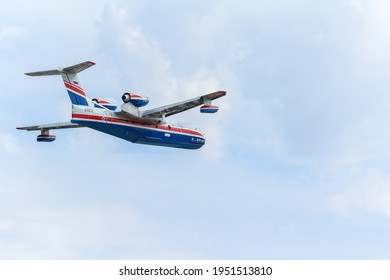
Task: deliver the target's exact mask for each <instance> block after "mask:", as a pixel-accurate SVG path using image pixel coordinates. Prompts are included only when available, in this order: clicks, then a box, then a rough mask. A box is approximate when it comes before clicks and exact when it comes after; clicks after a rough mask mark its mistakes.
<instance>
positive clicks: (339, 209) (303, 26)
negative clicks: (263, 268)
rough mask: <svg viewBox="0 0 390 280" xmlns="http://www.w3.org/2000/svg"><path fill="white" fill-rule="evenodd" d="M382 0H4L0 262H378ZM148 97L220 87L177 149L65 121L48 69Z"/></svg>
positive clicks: (382, 231)
mask: <svg viewBox="0 0 390 280" xmlns="http://www.w3.org/2000/svg"><path fill="white" fill-rule="evenodd" d="M389 14H390V4H388V3H387V2H386V1H381V0H374V1H364V0H344V1H309V0H298V1H297V0H294V1H289V0H283V1H282V0H280V1H268V0H264V1H196V2H193V1H168V0H167V1H159V2H156V1H142V2H141V1H106V0H105V1H104V0H99V1H92V0H91V1H82V2H80V1H73V0H71V1H66V2H63V1H62V2H61V1H44V0H37V1H34V2H31V1H30V2H28V1H17V0H16V1H12V2H9V1H8V2H6V1H2V2H0V65H1V68H2V75H1V79H0V83H1V86H2V91H1V93H0V95H1V97H2V100H4V101H5V104H6V105H7V106H3V109H2V110H1V111H0V120H1V123H2V126H1V129H0V157H1V160H0V213H1V214H0V248H1V250H0V258H1V259H383V258H386V259H388V258H389V257H390V256H389V249H390V248H389V245H388V244H390V237H389V236H390V206H389V205H390V183H389V182H390V174H389V166H390V165H389V163H390V161H389V158H390V150H389V148H388V145H389V144H388V143H390V126H389V125H388V124H389V117H390V110H389V108H390V84H389V82H388V73H389V70H390V56H389V51H388V50H389V47H390V39H389V38H390V20H389V16H388V15H389ZM85 60H92V61H95V62H96V63H97V64H96V66H94V67H93V68H90V69H88V70H87V71H85V72H83V73H81V74H80V79H81V82H82V83H83V86H84V88H85V90H86V91H87V93H88V95H89V96H90V97H110V98H115V99H117V100H120V97H121V95H122V94H123V92H126V91H135V92H138V93H145V94H147V95H148V96H149V98H150V103H149V105H148V106H149V108H152V107H154V106H160V105H164V104H166V103H171V102H176V101H179V100H184V99H187V98H191V97H194V96H198V95H201V94H204V93H208V92H211V91H215V90H220V89H223V90H226V91H227V92H228V95H227V96H226V97H225V98H222V99H220V100H218V102H217V103H218V105H220V107H221V109H220V111H219V112H218V114H215V115H211V116H210V115H206V116H204V115H201V114H199V113H198V110H192V111H190V112H185V113H183V114H180V115H178V116H174V117H172V118H170V119H169V121H171V122H172V123H175V122H185V123H191V124H194V125H196V126H199V127H200V128H202V130H203V131H204V132H205V134H206V139H207V141H206V145H205V146H204V147H203V148H202V149H201V150H198V151H183V150H178V149H167V148H158V147H150V146H144V145H135V144H131V143H127V142H125V141H123V140H121V139H116V138H113V137H110V136H107V135H104V134H101V133H98V132H94V131H91V130H88V129H79V130H64V131H56V133H55V134H56V135H57V140H56V141H55V142H53V143H51V144H41V143H36V133H33V132H22V131H17V130H16V129H15V127H17V126H23V125H33V124H41V123H50V122H59V121H67V120H69V118H70V102H69V100H68V97H67V94H66V91H65V89H64V88H63V86H62V82H61V79H60V78H58V77H39V78H31V77H27V76H25V75H23V73H24V72H29V71H36V70H44V69H50V68H55V67H57V66H68V65H72V64H75V63H79V62H82V61H85Z"/></svg>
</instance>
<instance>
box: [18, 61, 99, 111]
mask: <svg viewBox="0 0 390 280" xmlns="http://www.w3.org/2000/svg"><path fill="white" fill-rule="evenodd" d="M93 65H95V63H94V62H91V61H86V62H82V63H79V64H76V65H72V66H69V67H65V68H58V69H54V70H46V71H38V72H29V73H25V74H26V75H28V76H34V77H35V76H52V75H61V76H62V80H63V81H64V84H65V88H66V90H67V92H68V94H69V97H70V100H71V102H72V104H76V105H84V106H89V105H90V103H89V102H88V98H87V95H86V93H85V91H84V89H83V88H82V86H81V84H80V81H79V78H78V76H77V73H79V72H81V71H83V70H85V69H87V68H89V67H91V66H93Z"/></svg>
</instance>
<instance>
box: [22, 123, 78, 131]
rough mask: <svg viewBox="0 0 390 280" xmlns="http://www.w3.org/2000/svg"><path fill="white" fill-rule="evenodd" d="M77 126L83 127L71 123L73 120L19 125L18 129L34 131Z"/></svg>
mask: <svg viewBox="0 0 390 280" xmlns="http://www.w3.org/2000/svg"><path fill="white" fill-rule="evenodd" d="M77 127H83V126H81V125H79V124H76V123H71V122H62V123H51V124H42V125H33V126H24V127H17V128H16V129H20V130H27V131H32V130H51V129H65V128H77Z"/></svg>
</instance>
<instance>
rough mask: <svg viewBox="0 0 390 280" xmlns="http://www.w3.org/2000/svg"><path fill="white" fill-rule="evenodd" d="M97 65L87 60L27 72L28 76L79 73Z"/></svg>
mask: <svg viewBox="0 0 390 280" xmlns="http://www.w3.org/2000/svg"><path fill="white" fill-rule="evenodd" d="M93 65H95V62H92V61H86V62H82V63H79V64H76V65H73V66H69V67H65V68H58V69H54V70H46V71H38V72H29V73H25V74H26V75H27V76H52V75H60V74H61V73H66V74H77V73H79V72H81V71H83V70H85V69H87V68H89V67H91V66H93Z"/></svg>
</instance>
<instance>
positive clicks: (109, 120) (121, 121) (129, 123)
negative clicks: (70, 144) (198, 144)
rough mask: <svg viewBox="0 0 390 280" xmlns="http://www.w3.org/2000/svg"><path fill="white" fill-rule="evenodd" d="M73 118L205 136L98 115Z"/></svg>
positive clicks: (185, 129) (76, 115)
mask: <svg viewBox="0 0 390 280" xmlns="http://www.w3.org/2000/svg"><path fill="white" fill-rule="evenodd" d="M72 118H74V119H84V120H96V121H106V122H111V123H113V124H126V125H133V126H139V127H143V128H150V129H159V130H164V131H166V132H174V133H186V134H192V135H195V136H201V137H203V134H202V133H200V132H199V131H196V130H192V129H187V128H181V127H175V126H169V125H166V126H165V125H153V124H145V123H139V122H134V121H129V120H125V119H118V118H112V117H103V116H96V115H87V114H72Z"/></svg>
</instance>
